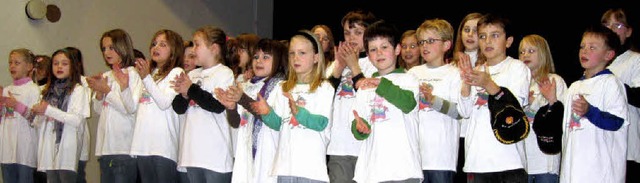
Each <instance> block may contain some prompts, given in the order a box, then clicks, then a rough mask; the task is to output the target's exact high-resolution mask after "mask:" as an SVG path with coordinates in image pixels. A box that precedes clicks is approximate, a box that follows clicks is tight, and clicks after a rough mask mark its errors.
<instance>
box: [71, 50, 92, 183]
mask: <svg viewBox="0 0 640 183" xmlns="http://www.w3.org/2000/svg"><path fill="white" fill-rule="evenodd" d="M64 49H66V50H69V52H74V53H77V55H78V61H79V62H78V64H79V66H77V67H78V68H80V69H79V72H80V84H82V86H83V87H84V88H85V90H87V91H86V93H88V94H87V95H85V96H86V97H88V101H89V102H91V94H92V93H93V91H92V90H91V88H90V87H89V83H87V77H85V75H84V61H83V59H82V52H81V51H80V50H79V49H78V48H76V47H66V48H64ZM89 105H91V104H89ZM79 129H83V131H84V132H83V133H82V140H81V141H80V142H79V143H80V146H81V150H80V158H79V161H78V169H77V172H78V176H77V181H76V182H77V183H86V182H87V179H86V177H87V174H86V171H85V168H86V167H87V162H88V161H89V151H90V148H91V147H89V146H90V144H91V142H90V141H91V134H89V125H88V123H82V126H80V127H79Z"/></svg>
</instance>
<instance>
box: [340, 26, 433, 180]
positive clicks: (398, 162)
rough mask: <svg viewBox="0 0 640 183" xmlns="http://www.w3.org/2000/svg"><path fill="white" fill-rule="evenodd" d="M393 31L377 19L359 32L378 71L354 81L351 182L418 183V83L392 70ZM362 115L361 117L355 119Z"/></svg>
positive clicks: (396, 47) (395, 42)
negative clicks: (355, 143) (356, 144)
mask: <svg viewBox="0 0 640 183" xmlns="http://www.w3.org/2000/svg"><path fill="white" fill-rule="evenodd" d="M397 34H399V33H398V31H397V30H396V29H395V27H394V26H393V25H391V24H388V23H386V22H384V21H379V22H376V23H374V24H372V25H371V26H369V27H368V28H367V29H366V31H365V32H364V42H365V44H364V48H365V50H367V55H368V57H369V60H371V62H372V63H373V65H374V66H375V67H376V68H377V69H378V72H376V73H374V74H373V76H372V78H366V79H362V80H360V81H358V82H357V83H356V86H357V88H358V92H357V93H356V102H355V104H354V105H353V108H354V110H353V112H352V113H353V115H354V120H353V122H352V128H351V131H352V132H353V135H354V137H355V138H356V139H358V140H363V139H364V141H363V143H362V147H361V148H360V153H359V154H358V161H357V163H356V169H355V173H354V177H353V180H354V181H356V182H386V181H389V182H416V183H417V182H420V181H421V180H422V172H421V169H420V161H421V160H420V150H419V145H418V130H417V129H418V126H417V125H418V110H417V109H418V108H417V99H418V81H417V80H416V78H415V77H414V76H412V75H410V74H406V73H405V72H404V70H403V69H401V68H396V64H397V62H396V61H397V60H396V59H397V58H398V55H399V54H400V43H399V42H398V41H399V40H398V37H397V36H398V35H397ZM360 115H362V117H360Z"/></svg>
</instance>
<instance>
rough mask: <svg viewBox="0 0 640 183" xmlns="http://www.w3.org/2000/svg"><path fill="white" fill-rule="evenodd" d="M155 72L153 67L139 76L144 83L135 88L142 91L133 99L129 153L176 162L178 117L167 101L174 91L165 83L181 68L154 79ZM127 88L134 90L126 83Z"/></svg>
mask: <svg viewBox="0 0 640 183" xmlns="http://www.w3.org/2000/svg"><path fill="white" fill-rule="evenodd" d="M157 72H158V69H154V71H153V72H152V73H151V74H149V75H147V76H146V77H145V78H143V79H142V83H143V84H144V85H143V86H142V88H140V89H139V90H141V91H142V92H141V94H140V97H139V99H138V101H136V102H137V103H138V107H137V112H136V123H135V128H134V130H133V139H132V142H131V155H138V156H161V157H164V158H167V159H170V160H172V161H175V162H177V161H178V135H179V130H180V129H179V128H180V120H179V119H178V114H176V112H175V111H173V108H172V106H171V103H172V102H173V98H174V97H175V96H176V95H178V93H176V91H175V90H174V89H173V88H171V83H169V82H170V81H172V80H173V78H175V77H176V76H177V75H179V74H181V73H183V72H184V70H182V68H179V67H176V68H173V69H171V71H170V72H169V74H168V75H167V76H165V78H163V79H162V80H160V81H154V80H153V77H152V76H153V75H154V74H156V73H157ZM127 90H135V89H134V88H131V86H129V88H128V89H127ZM125 96H126V95H125Z"/></svg>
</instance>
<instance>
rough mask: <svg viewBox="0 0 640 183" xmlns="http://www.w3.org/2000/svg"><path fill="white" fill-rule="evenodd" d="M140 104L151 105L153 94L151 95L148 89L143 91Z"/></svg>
mask: <svg viewBox="0 0 640 183" xmlns="http://www.w3.org/2000/svg"><path fill="white" fill-rule="evenodd" d="M138 103H141V104H149V103H151V94H149V92H148V91H147V89H142V96H140V99H139V100H138Z"/></svg>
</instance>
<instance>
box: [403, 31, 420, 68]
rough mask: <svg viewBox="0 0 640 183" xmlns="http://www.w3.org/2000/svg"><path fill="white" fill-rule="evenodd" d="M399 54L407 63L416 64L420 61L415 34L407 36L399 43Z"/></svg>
mask: <svg viewBox="0 0 640 183" xmlns="http://www.w3.org/2000/svg"><path fill="white" fill-rule="evenodd" d="M400 47H401V48H402V49H401V50H400V56H401V57H402V60H404V62H405V63H406V64H407V65H418V64H419V63H420V62H419V60H420V48H418V39H417V38H416V36H407V37H405V38H404V39H402V42H401V43H400Z"/></svg>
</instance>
